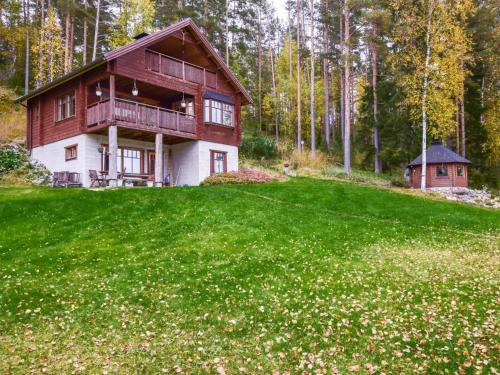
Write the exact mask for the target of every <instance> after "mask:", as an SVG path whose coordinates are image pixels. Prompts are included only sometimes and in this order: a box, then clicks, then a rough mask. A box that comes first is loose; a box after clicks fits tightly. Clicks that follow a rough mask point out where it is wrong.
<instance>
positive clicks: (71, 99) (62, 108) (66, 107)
mask: <svg viewBox="0 0 500 375" xmlns="http://www.w3.org/2000/svg"><path fill="white" fill-rule="evenodd" d="M56 103H57V108H56V112H57V113H56V119H57V121H61V120H64V119H67V118H70V117H73V116H74V115H75V108H76V103H75V93H74V92H71V93H69V94H66V95H63V96H61V97H59V98H57V99H56Z"/></svg>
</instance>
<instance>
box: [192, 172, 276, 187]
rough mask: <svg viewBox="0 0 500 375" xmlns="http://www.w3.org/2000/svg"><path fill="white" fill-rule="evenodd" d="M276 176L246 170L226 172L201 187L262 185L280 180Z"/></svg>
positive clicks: (206, 180) (214, 176)
mask: <svg viewBox="0 0 500 375" xmlns="http://www.w3.org/2000/svg"><path fill="white" fill-rule="evenodd" d="M281 179H282V177H281V176H280V175H278V174H271V173H269V172H263V171H257V170H252V169H246V170H242V171H239V172H226V173H220V174H216V175H213V176H210V177H208V178H207V179H205V181H203V182H202V183H201V184H202V185H224V184H263V183H266V182H271V181H277V180H281Z"/></svg>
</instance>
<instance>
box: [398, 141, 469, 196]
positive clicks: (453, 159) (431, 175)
mask: <svg viewBox="0 0 500 375" xmlns="http://www.w3.org/2000/svg"><path fill="white" fill-rule="evenodd" d="M426 157H427V177H426V180H427V183H426V186H427V187H428V188H439V187H467V177H468V176H467V166H468V165H469V164H470V163H471V162H470V161H469V160H467V159H466V158H464V157H462V156H460V155H459V154H457V153H456V152H453V151H451V150H450V149H449V148H447V147H445V146H443V143H442V142H441V141H440V140H439V141H433V142H432V144H431V146H430V147H429V148H428V149H427V150H426ZM421 177H422V155H420V156H419V157H418V158H416V159H415V160H413V161H412V162H411V163H410V164H408V166H407V167H406V173H405V180H406V181H407V183H408V185H409V186H411V187H414V188H419V187H420V181H421Z"/></svg>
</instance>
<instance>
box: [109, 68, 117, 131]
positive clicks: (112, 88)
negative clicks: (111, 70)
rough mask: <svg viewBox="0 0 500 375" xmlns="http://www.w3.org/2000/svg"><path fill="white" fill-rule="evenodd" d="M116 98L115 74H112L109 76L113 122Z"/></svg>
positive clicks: (110, 108) (113, 120)
mask: <svg viewBox="0 0 500 375" xmlns="http://www.w3.org/2000/svg"><path fill="white" fill-rule="evenodd" d="M115 98H116V90H115V75H114V74H111V75H110V76H109V112H110V115H109V119H110V121H111V123H114V122H115V103H116V101H115Z"/></svg>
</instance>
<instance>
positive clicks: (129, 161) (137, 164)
mask: <svg viewBox="0 0 500 375" xmlns="http://www.w3.org/2000/svg"><path fill="white" fill-rule="evenodd" d="M101 149H102V154H101V168H102V170H103V171H108V170H109V148H108V146H107V145H106V146H102V147H101ZM116 164H117V171H118V173H127V174H129V173H130V174H141V173H143V170H144V169H143V166H144V152H143V150H140V149H136V148H129V147H118V152H117V155H116Z"/></svg>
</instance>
